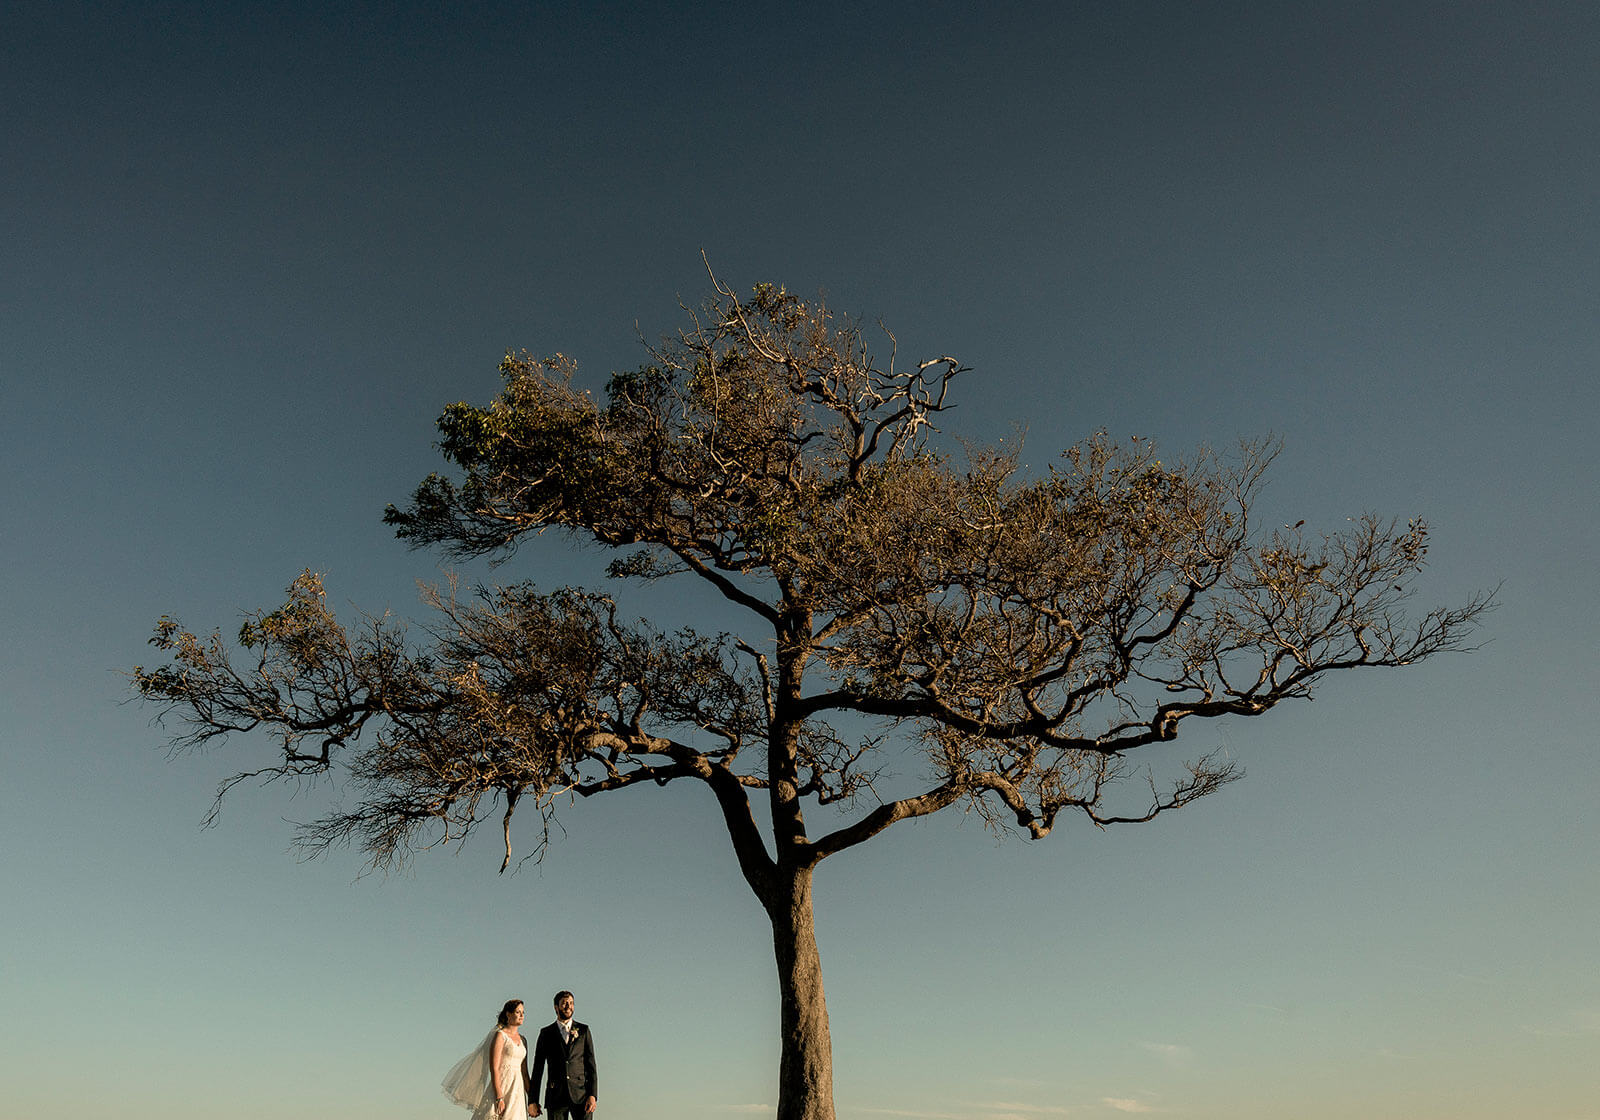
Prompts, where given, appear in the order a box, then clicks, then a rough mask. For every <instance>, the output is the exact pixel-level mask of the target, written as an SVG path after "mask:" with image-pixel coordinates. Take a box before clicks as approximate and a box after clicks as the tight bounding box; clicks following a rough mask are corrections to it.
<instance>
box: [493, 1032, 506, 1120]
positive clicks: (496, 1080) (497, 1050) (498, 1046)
mask: <svg viewBox="0 0 1600 1120" xmlns="http://www.w3.org/2000/svg"><path fill="white" fill-rule="evenodd" d="M505 1052H506V1033H505V1031H495V1032H494V1049H492V1050H491V1051H489V1083H490V1084H491V1085H493V1086H494V1114H495V1115H496V1116H499V1115H500V1114H501V1112H502V1111H503V1110H502V1109H501V1107H500V1102H501V1101H503V1100H505V1099H506V1094H507V1093H509V1092H511V1086H509V1085H507V1086H506V1087H505V1088H501V1087H500V1058H501V1056H502V1055H504V1054H505Z"/></svg>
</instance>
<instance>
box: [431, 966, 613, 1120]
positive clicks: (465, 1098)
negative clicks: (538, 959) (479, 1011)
mask: <svg viewBox="0 0 1600 1120" xmlns="http://www.w3.org/2000/svg"><path fill="white" fill-rule="evenodd" d="M554 1003H555V1008H556V1021H555V1022H553V1023H551V1024H550V1025H549V1026H547V1027H544V1028H542V1029H540V1031H539V1038H538V1040H537V1042H536V1043H535V1044H534V1050H533V1073H532V1074H531V1075H530V1074H529V1073H528V1044H527V1042H526V1041H525V1040H524V1039H523V1037H522V1033H521V1031H520V1029H519V1028H520V1027H521V1026H522V1020H523V1007H522V1001H521V1000H520V999H513V1000H507V1001H506V1005H505V1006H504V1007H503V1008H501V1009H500V1015H499V1018H498V1021H497V1023H496V1025H495V1029H494V1030H492V1031H490V1032H489V1037H488V1038H485V1039H484V1040H483V1043H482V1044H481V1045H480V1046H478V1048H477V1049H475V1050H473V1052H472V1053H470V1054H468V1055H467V1056H466V1057H465V1058H462V1059H461V1060H460V1061H459V1062H457V1063H456V1064H455V1065H454V1066H452V1067H451V1069H450V1072H449V1073H447V1074H445V1078H444V1092H445V1096H447V1097H449V1098H450V1099H451V1100H453V1101H455V1102H456V1103H457V1104H459V1105H462V1106H463V1107H465V1108H470V1109H472V1120H524V1118H525V1117H529V1116H538V1115H540V1109H539V1095H538V1093H539V1081H540V1078H541V1077H544V1075H545V1070H546V1068H547V1067H548V1069H549V1077H548V1079H547V1080H546V1081H545V1089H544V1112H545V1113H547V1114H548V1116H549V1120H585V1118H586V1117H588V1116H590V1115H591V1114H592V1113H593V1112H594V1106H595V1094H596V1086H597V1085H598V1079H597V1078H596V1076H595V1067H594V1040H593V1039H592V1038H590V1037H589V1027H588V1026H587V1024H584V1023H580V1022H578V1021H577V1020H576V1019H574V1018H573V1017H572V1011H573V1007H574V1003H573V999H572V993H571V992H557V993H556V997H555V1000H554Z"/></svg>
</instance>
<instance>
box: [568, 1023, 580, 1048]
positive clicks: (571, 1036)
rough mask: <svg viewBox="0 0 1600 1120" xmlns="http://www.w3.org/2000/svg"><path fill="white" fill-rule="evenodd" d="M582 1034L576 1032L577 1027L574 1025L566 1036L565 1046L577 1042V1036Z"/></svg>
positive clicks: (578, 1031)
mask: <svg viewBox="0 0 1600 1120" xmlns="http://www.w3.org/2000/svg"><path fill="white" fill-rule="evenodd" d="M582 1033H583V1032H582V1031H580V1030H578V1028H577V1026H576V1025H574V1026H573V1028H572V1030H571V1031H570V1032H568V1034H567V1045H569V1046H570V1045H572V1044H573V1043H574V1042H577V1041H578V1035H580V1034H582Z"/></svg>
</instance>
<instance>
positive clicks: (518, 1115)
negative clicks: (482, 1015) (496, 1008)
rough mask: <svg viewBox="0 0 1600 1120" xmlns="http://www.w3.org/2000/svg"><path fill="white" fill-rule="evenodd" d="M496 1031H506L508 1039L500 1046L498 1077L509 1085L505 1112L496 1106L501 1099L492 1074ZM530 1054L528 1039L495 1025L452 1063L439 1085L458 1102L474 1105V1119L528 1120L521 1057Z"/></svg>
mask: <svg viewBox="0 0 1600 1120" xmlns="http://www.w3.org/2000/svg"><path fill="white" fill-rule="evenodd" d="M497 1034H504V1035H505V1040H506V1042H505V1045H504V1046H503V1047H502V1048H501V1050H500V1078H499V1080H500V1084H502V1085H509V1086H510V1092H509V1093H508V1094H507V1095H506V1096H507V1099H506V1107H505V1110H504V1111H503V1112H500V1111H496V1109H495V1105H496V1104H497V1103H498V1102H497V1101H496V1100H495V1098H494V1079H492V1078H491V1077H490V1076H489V1064H490V1062H492V1061H493V1060H494V1036H495V1035H497ZM527 1056H528V1044H527V1043H526V1042H525V1041H523V1040H522V1039H521V1038H519V1037H518V1036H517V1035H514V1034H511V1033H509V1032H505V1031H502V1030H500V1029H499V1028H496V1029H495V1030H492V1031H490V1032H489V1037H488V1038H485V1039H484V1040H483V1042H482V1043H480V1044H479V1045H478V1046H477V1047H476V1048H475V1049H474V1050H473V1051H472V1053H470V1054H468V1055H467V1056H466V1057H465V1058H462V1059H461V1060H460V1061H459V1062H457V1063H456V1064H455V1065H453V1066H451V1067H450V1072H449V1073H447V1074H445V1075H444V1081H443V1083H442V1084H441V1086H440V1087H441V1088H443V1089H444V1095H445V1096H447V1097H449V1098H450V1099H451V1100H452V1101H454V1102H455V1103H456V1104H458V1105H460V1106H461V1107H462V1108H470V1109H472V1120H527V1117H528V1088H527V1086H526V1085H524V1084H523V1083H522V1060H523V1059H524V1058H526V1057H527Z"/></svg>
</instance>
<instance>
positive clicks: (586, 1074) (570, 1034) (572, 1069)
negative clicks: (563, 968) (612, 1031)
mask: <svg viewBox="0 0 1600 1120" xmlns="http://www.w3.org/2000/svg"><path fill="white" fill-rule="evenodd" d="M555 1005H556V1021H555V1022H553V1023H551V1024H550V1025H549V1026H548V1027H545V1028H544V1029H542V1030H541V1031H540V1032H539V1041H538V1043H537V1044H536V1045H535V1047H534V1051H533V1083H532V1090H531V1092H530V1093H529V1103H528V1115H530V1116H538V1115H539V1078H540V1076H541V1075H542V1074H543V1073H544V1068H545V1064H546V1063H549V1066H550V1079H549V1081H547V1082H546V1083H545V1087H544V1106H545V1108H547V1109H549V1111H550V1120H583V1118H584V1117H585V1116H588V1115H589V1114H590V1113H592V1112H594V1098H595V1092H596V1088H595V1087H596V1085H597V1084H598V1081H597V1079H596V1077H595V1072H594V1039H592V1038H590V1037H589V1027H588V1025H587V1024H585V1023H580V1022H578V1021H577V1020H575V1019H574V1018H573V1017H572V1008H573V1006H574V1005H573V1000H572V993H571V992H557V993H556V998H555Z"/></svg>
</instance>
